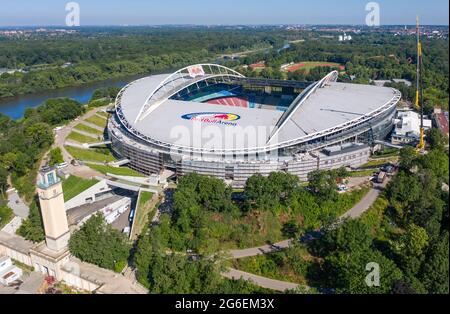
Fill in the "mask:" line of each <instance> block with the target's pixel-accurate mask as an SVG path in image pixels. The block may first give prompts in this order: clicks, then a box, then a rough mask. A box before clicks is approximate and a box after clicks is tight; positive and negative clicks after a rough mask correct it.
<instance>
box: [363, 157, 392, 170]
mask: <svg viewBox="0 0 450 314" xmlns="http://www.w3.org/2000/svg"><path fill="white" fill-rule="evenodd" d="M391 161H392V160H388V159H380V160H371V161H369V162H368V163H366V164H364V165H362V166H361V167H360V168H361V169H364V168H377V167H381V166H384V165H386V164H388V163H390V162H391Z"/></svg>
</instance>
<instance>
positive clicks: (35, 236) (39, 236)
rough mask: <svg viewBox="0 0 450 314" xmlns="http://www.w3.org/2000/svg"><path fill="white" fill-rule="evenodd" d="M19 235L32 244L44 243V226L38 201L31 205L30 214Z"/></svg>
mask: <svg viewBox="0 0 450 314" xmlns="http://www.w3.org/2000/svg"><path fill="white" fill-rule="evenodd" d="M17 234H18V235H20V236H22V237H24V238H25V239H27V240H30V241H32V242H41V241H44V239H45V233H44V225H43V222H42V217H41V213H40V212H39V208H38V205H37V201H36V200H34V201H33V202H32V203H31V205H30V214H29V216H28V218H27V219H25V220H24V221H23V223H22V225H21V226H20V228H19V229H18V230H17Z"/></svg>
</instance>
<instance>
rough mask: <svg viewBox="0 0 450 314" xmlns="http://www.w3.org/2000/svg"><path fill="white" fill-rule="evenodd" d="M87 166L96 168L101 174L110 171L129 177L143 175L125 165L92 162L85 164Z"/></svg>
mask: <svg viewBox="0 0 450 314" xmlns="http://www.w3.org/2000/svg"><path fill="white" fill-rule="evenodd" d="M86 165H87V166H88V167H90V168H92V169H94V170H97V171H98V172H101V173H103V174H107V173H111V174H115V175H118V176H129V177H144V175H143V174H141V173H139V172H137V171H134V170H133V169H130V168H126V167H121V168H117V167H111V166H103V165H94V164H89V163H88V164H86Z"/></svg>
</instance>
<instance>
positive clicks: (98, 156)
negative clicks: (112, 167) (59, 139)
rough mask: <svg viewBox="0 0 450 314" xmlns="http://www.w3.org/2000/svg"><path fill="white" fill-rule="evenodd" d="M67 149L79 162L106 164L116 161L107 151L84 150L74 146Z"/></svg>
mask: <svg viewBox="0 0 450 314" xmlns="http://www.w3.org/2000/svg"><path fill="white" fill-rule="evenodd" d="M65 148H66V149H67V151H68V152H69V154H70V155H72V157H73V158H75V159H78V160H83V161H94V162H104V163H106V162H111V161H115V160H116V159H115V158H114V156H113V155H112V154H111V152H110V151H109V150H107V149H95V150H94V149H82V148H77V147H72V146H65Z"/></svg>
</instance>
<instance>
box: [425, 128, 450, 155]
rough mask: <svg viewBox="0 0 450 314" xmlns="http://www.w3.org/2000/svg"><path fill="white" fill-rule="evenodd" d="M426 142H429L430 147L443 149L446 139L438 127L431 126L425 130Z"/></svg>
mask: <svg viewBox="0 0 450 314" xmlns="http://www.w3.org/2000/svg"><path fill="white" fill-rule="evenodd" d="M427 142H428V144H430V147H431V149H438V150H444V147H445V145H446V144H447V142H448V141H447V139H446V138H445V136H444V134H442V132H441V131H440V130H439V129H437V128H431V129H430V130H429V131H428V132H427Z"/></svg>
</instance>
